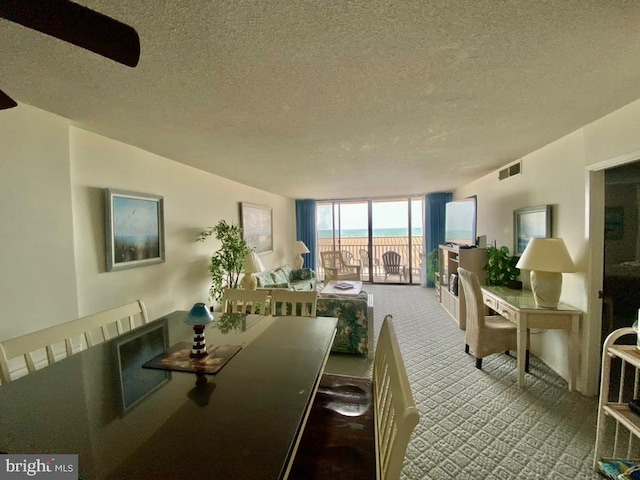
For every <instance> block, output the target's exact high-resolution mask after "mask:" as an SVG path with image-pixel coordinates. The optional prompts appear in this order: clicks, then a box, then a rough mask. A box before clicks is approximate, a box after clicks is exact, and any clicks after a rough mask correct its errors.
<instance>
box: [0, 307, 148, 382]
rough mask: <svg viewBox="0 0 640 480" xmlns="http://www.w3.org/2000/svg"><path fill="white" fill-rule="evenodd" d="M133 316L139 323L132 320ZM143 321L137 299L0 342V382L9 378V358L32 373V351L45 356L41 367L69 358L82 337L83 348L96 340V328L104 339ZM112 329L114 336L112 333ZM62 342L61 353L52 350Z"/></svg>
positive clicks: (131, 328) (142, 314)
mask: <svg viewBox="0 0 640 480" xmlns="http://www.w3.org/2000/svg"><path fill="white" fill-rule="evenodd" d="M124 319H126V320H127V322H128V329H127V330H125V329H124V327H123V323H122V321H123V320H124ZM137 319H138V322H139V324H137V322H136V320H137ZM147 322H148V317H147V309H146V308H145V306H144V303H143V301H142V300H137V301H135V302H131V303H128V304H126V305H122V306H120V307H115V308H112V309H110V310H105V311H104V312H99V313H94V314H92V315H87V316H86V317H82V318H78V319H76V320H71V321H70V322H66V323H62V324H60V325H54V326H53V327H49V328H45V329H44V330H38V331H37V332H33V333H28V334H26V335H23V336H21V337H17V338H12V339H10V340H5V341H4V342H0V383H8V382H10V381H11V380H12V378H11V370H10V368H9V361H10V360H11V359H14V358H18V357H23V360H24V363H25V364H26V370H27V372H28V373H33V372H35V371H36V370H37V369H38V368H37V367H36V361H34V355H33V354H34V353H36V352H38V353H39V354H40V355H39V357H44V355H43V352H42V350H43V349H44V350H45V351H46V358H44V359H42V360H40V359H39V360H38V362H37V363H38V364H40V363H41V362H44V364H45V365H43V366H49V365H51V364H53V363H55V362H56V361H57V360H58V359H59V357H62V358H66V357H70V356H71V355H73V354H74V353H78V352H79V351H81V350H83V342H82V339H84V345H85V346H86V348H89V347H91V346H93V345H94V344H95V343H96V342H95V341H94V336H93V333H94V332H95V331H96V330H98V331H99V332H100V336H101V337H102V338H101V341H107V340H110V339H111V338H113V337H115V336H118V335H122V334H123V333H124V332H125V331H128V330H133V329H134V328H137V327H139V326H141V325H144V324H146V323H147ZM114 332H115V335H114V334H113V333H114ZM74 338H80V343H79V345H78V349H77V350H76V349H75V347H74V344H73V339H74ZM63 342H64V346H65V349H64V352H55V350H54V347H55V346H56V345H57V344H62V343H63ZM22 368H23V369H24V366H23V367H22Z"/></svg>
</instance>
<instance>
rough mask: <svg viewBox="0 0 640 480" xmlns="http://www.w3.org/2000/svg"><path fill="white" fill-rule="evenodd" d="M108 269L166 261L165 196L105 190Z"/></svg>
mask: <svg viewBox="0 0 640 480" xmlns="http://www.w3.org/2000/svg"><path fill="white" fill-rule="evenodd" d="M105 207H106V215H105V220H106V239H107V271H109V272H111V271H114V270H124V269H127V268H134V267H143V266H146V265H152V264H155V263H162V262H164V212H163V199H162V197H160V196H158V195H150V194H146V193H136V192H127V191H124V190H114V189H111V188H107V189H106V190H105Z"/></svg>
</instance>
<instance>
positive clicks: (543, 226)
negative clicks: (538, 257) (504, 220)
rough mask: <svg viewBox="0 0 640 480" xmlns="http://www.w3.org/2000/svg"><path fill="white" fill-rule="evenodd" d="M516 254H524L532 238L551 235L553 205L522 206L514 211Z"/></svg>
mask: <svg viewBox="0 0 640 480" xmlns="http://www.w3.org/2000/svg"><path fill="white" fill-rule="evenodd" d="M513 236H514V239H513V241H514V249H513V251H514V255H516V256H517V255H522V254H523V253H524V249H525V248H526V247H527V244H528V243H529V240H531V239H532V238H548V237H550V236H551V205H539V206H536V207H527V208H520V209H518V210H514V211H513Z"/></svg>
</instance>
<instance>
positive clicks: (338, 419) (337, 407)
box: [289, 315, 420, 480]
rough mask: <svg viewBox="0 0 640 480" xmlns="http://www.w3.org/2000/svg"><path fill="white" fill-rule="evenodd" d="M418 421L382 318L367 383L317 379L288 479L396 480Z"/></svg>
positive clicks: (388, 326)
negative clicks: (318, 381)
mask: <svg viewBox="0 0 640 480" xmlns="http://www.w3.org/2000/svg"><path fill="white" fill-rule="evenodd" d="M419 418H420V414H419V412H418V410H417V408H416V406H415V402H414V400H413V395H412V394H411V388H410V386H409V379H408V377H407V372H406V369H405V366H404V363H403V360H402V355H401V353H400V347H399V345H398V339H397V336H396V333H395V330H394V328H393V320H392V317H391V315H387V316H386V317H385V318H384V321H383V323H382V328H381V330H380V337H379V338H378V345H377V347H376V353H375V356H374V361H373V378H372V379H371V380H369V379H367V378H361V377H350V376H346V375H333V374H325V375H323V376H322V380H321V382H320V386H319V388H318V392H317V394H316V397H315V400H314V403H313V406H312V410H311V414H310V416H309V419H308V421H307V425H306V426H305V430H304V433H303V436H302V440H301V442H300V445H299V447H298V451H297V453H296V457H295V460H294V463H293V467H292V469H291V473H290V475H289V478H290V479H292V480H293V479H296V480H302V479H304V480H313V479H317V480H320V479H325V478H359V479H360V478H361V479H374V478H376V479H378V480H398V479H399V478H400V473H401V471H402V465H403V462H404V455H405V453H406V450H407V445H408V444H409V440H410V438H411V434H412V433H413V430H414V428H415V426H416V425H417V424H418V420H419Z"/></svg>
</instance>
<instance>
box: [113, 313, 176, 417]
mask: <svg viewBox="0 0 640 480" xmlns="http://www.w3.org/2000/svg"><path fill="white" fill-rule="evenodd" d="M111 347H112V352H113V358H114V362H115V363H116V369H115V371H116V375H117V379H116V380H117V385H118V389H117V390H118V392H119V394H120V406H121V410H120V413H121V414H122V415H124V414H125V413H127V412H129V410H131V409H132V408H133V407H134V406H136V405H138V404H139V403H140V402H142V401H143V400H144V399H145V398H146V397H147V396H149V395H150V394H151V393H152V392H155V391H156V390H158V389H159V388H160V387H162V386H163V385H164V384H166V383H167V382H168V381H169V380H170V379H171V373H169V372H167V371H166V370H149V369H146V368H142V366H143V364H145V363H146V362H147V361H149V360H151V359H152V358H154V357H156V356H157V355H160V354H162V353H163V352H166V351H167V350H168V348H169V331H168V326H167V320H166V318H165V319H162V320H158V321H155V322H151V323H148V324H146V325H143V326H141V327H138V328H136V329H133V330H130V331H128V332H126V333H124V334H122V335H121V336H119V337H117V338H116V339H115V340H113V341H112V344H111Z"/></svg>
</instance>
